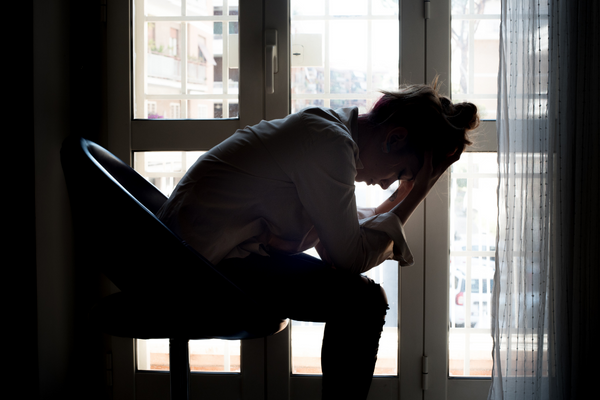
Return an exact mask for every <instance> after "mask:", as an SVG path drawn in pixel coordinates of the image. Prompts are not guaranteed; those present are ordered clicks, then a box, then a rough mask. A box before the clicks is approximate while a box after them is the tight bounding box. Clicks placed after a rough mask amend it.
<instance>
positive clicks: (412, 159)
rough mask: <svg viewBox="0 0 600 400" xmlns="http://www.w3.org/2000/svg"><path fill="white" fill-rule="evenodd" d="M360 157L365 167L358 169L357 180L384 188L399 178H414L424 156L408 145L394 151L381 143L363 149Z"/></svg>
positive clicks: (406, 179) (409, 179)
mask: <svg viewBox="0 0 600 400" xmlns="http://www.w3.org/2000/svg"><path fill="white" fill-rule="evenodd" d="M380 143H381V142H380ZM359 158H360V160H361V162H362V163H363V166H364V168H363V169H358V170H357V174H356V178H355V180H356V181H357V182H366V183H367V185H379V186H381V188H382V189H384V190H385V189H387V188H388V187H389V186H390V185H391V184H392V183H394V182H396V181H397V180H401V181H411V180H414V179H415V177H416V176H417V173H418V172H419V170H420V169H421V166H422V165H423V161H422V157H419V156H418V155H417V154H416V153H415V152H413V151H412V150H411V149H409V148H408V146H407V145H404V146H400V148H398V149H395V150H392V151H385V146H383V145H381V144H380V145H379V146H377V145H374V146H368V147H367V148H365V149H363V150H361V152H360V153H359Z"/></svg>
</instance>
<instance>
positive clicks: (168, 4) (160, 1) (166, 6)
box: [145, 0, 181, 17]
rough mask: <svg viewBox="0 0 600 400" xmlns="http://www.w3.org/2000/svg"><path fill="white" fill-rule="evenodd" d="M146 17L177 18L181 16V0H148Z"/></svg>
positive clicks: (146, 2)
mask: <svg viewBox="0 0 600 400" xmlns="http://www.w3.org/2000/svg"><path fill="white" fill-rule="evenodd" d="M145 15H156V16H161V17H176V16H180V15H181V0H146V1H145Z"/></svg>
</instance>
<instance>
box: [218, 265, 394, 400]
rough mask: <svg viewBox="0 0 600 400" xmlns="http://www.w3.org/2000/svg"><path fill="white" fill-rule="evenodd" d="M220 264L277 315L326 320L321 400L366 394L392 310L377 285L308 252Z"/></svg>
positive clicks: (347, 399) (360, 397) (360, 399)
mask: <svg viewBox="0 0 600 400" xmlns="http://www.w3.org/2000/svg"><path fill="white" fill-rule="evenodd" d="M217 268H218V269H219V270H220V271H221V272H222V273H223V274H224V275H225V276H227V277H228V278H229V279H230V280H231V281H233V282H234V283H235V284H236V285H238V286H239V287H240V288H241V289H242V290H243V291H245V292H247V293H248V294H250V295H253V296H255V298H257V299H258V300H259V301H261V302H262V303H263V304H266V305H267V307H269V308H271V310H272V312H274V313H275V315H277V316H279V317H282V318H291V319H294V320H298V321H312V322H325V334H324V337H323V346H322V349H321V366H322V370H323V400H331V399H344V400H355V399H356V400H364V399H366V398H367V395H368V393H369V388H370V386H371V380H372V378H373V371H374V369H375V361H376V360H377V350H378V348H379V339H380V337H381V332H382V330H383V325H384V322H385V314H386V311H387V309H388V302H387V298H386V295H385V292H384V290H383V288H382V287H381V286H379V284H376V283H375V282H373V281H372V280H371V279H369V278H367V277H365V276H362V275H356V274H349V273H346V272H343V271H338V270H335V269H332V268H331V267H329V266H327V265H326V264H325V263H323V262H322V261H321V260H318V259H316V258H314V257H311V256H309V255H306V254H296V255H293V256H288V255H280V254H272V255H271V256H270V257H263V256H259V255H251V256H249V257H246V258H231V259H226V260H223V261H222V262H221V263H219V265H218V266H217Z"/></svg>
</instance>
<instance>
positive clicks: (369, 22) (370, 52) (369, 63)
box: [365, 0, 373, 109]
mask: <svg viewBox="0 0 600 400" xmlns="http://www.w3.org/2000/svg"><path fill="white" fill-rule="evenodd" d="M367 7H368V9H367V17H368V19H367V95H369V94H371V93H372V92H373V46H372V44H373V42H372V38H373V32H372V26H373V22H372V20H371V17H372V15H371V14H372V10H371V7H372V1H371V0H369V4H368V6H367ZM370 103H371V102H370V101H369V100H368V99H367V102H366V104H365V106H366V108H367V109H369V108H370Z"/></svg>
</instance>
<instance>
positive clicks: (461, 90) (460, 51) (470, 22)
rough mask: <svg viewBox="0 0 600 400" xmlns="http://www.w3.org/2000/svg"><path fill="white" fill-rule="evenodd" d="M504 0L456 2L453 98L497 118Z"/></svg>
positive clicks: (454, 7) (453, 3)
mask: <svg viewBox="0 0 600 400" xmlns="http://www.w3.org/2000/svg"><path fill="white" fill-rule="evenodd" d="M499 37H500V0H453V1H452V50H451V51H452V66H451V68H452V77H451V85H452V98H453V99H454V100H455V101H459V100H468V101H471V102H473V103H475V104H476V105H477V106H478V108H479V110H480V117H481V118H482V119H496V104H497V100H496V93H497V85H498V83H497V76H498V62H499V58H498V57H499V52H498V48H499Z"/></svg>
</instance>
